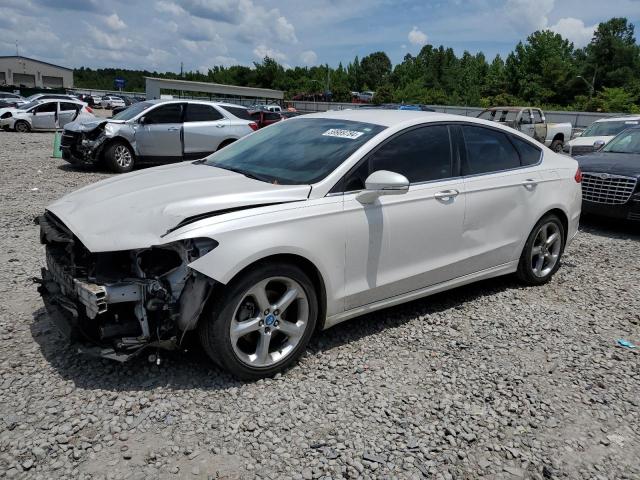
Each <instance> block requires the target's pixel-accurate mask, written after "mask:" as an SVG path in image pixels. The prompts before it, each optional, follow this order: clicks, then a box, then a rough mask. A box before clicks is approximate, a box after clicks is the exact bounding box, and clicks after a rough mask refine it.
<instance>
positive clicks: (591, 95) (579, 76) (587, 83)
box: [576, 67, 598, 100]
mask: <svg viewBox="0 0 640 480" xmlns="http://www.w3.org/2000/svg"><path fill="white" fill-rule="evenodd" d="M597 73H598V67H596V69H595V71H594V72H593V79H592V80H591V83H589V82H588V81H587V79H586V78H584V77H583V76H582V75H578V76H577V77H576V78H579V79H580V80H582V81H583V82H584V83H586V85H587V87H589V100H591V99H592V98H593V93H594V91H595V89H596V87H595V85H596V74H597Z"/></svg>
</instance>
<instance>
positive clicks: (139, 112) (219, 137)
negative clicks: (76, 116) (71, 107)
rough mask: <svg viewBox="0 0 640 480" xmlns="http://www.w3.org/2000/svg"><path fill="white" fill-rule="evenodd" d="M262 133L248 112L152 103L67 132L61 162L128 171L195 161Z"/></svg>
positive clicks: (218, 105) (210, 105)
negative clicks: (155, 165) (249, 136)
mask: <svg viewBox="0 0 640 480" xmlns="http://www.w3.org/2000/svg"><path fill="white" fill-rule="evenodd" d="M257 129H258V125H257V124H256V123H255V122H253V121H252V120H251V117H250V116H249V112H248V110H247V109H246V108H244V107H241V106H239V105H233V104H225V103H214V102H206V101H199V100H150V101H146V102H140V103H136V104H134V105H131V106H130V107H129V108H127V109H126V110H123V111H122V112H119V113H118V114H116V115H114V117H113V118H111V119H107V120H95V121H91V122H74V123H71V124H68V125H67V126H66V128H65V129H64V133H63V135H62V139H61V142H60V149H61V150H62V158H64V159H65V160H67V161H68V162H70V163H72V164H76V165H94V164H102V165H104V166H106V167H107V168H108V169H110V170H112V171H114V172H116V173H123V172H128V171H130V170H132V169H133V168H134V166H135V165H139V164H145V163H147V164H161V163H172V162H179V161H182V160H196V159H199V158H204V157H206V156H207V155H210V154H211V153H213V152H215V151H217V150H220V149H221V148H224V147H226V146H227V145H229V144H230V143H233V142H234V141H236V140H238V139H239V138H242V137H244V136H245V135H248V134H250V133H251V132H253V131H255V130H257Z"/></svg>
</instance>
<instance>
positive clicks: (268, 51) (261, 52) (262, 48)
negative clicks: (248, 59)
mask: <svg viewBox="0 0 640 480" xmlns="http://www.w3.org/2000/svg"><path fill="white" fill-rule="evenodd" d="M253 54H254V55H255V57H256V58H258V59H260V60H262V59H263V58H264V57H269V58H273V59H274V60H277V61H279V62H282V61H284V60H286V59H287V55H286V54H284V53H282V52H280V51H278V50H275V49H273V48H269V47H267V46H266V45H264V44H263V45H258V46H257V47H256V48H254V49H253Z"/></svg>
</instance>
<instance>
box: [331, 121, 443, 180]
mask: <svg viewBox="0 0 640 480" xmlns="http://www.w3.org/2000/svg"><path fill="white" fill-rule="evenodd" d="M378 170H389V171H391V172H396V173H399V174H401V175H404V176H405V177H407V179H408V180H409V182H411V183H417V182H426V181H429V180H439V179H442V178H449V177H451V176H452V169H451V142H450V138H449V129H448V127H447V126H445V125H434V126H429V127H420V128H415V129H413V130H410V131H408V132H406V133H402V134H400V135H398V136H397V137H394V138H393V139H391V140H390V141H388V142H387V143H385V144H384V145H383V146H382V147H380V148H379V149H378V150H376V151H375V152H374V153H373V154H372V155H371V156H370V157H369V158H368V161H367V162H364V163H363V164H362V165H361V166H359V167H358V168H357V169H356V170H355V171H353V172H351V173H350V174H349V175H348V178H347V179H346V180H345V185H344V191H346V192H350V191H354V190H362V189H364V186H365V185H364V182H365V180H366V178H367V177H368V176H369V175H370V174H372V173H373V172H377V171H378Z"/></svg>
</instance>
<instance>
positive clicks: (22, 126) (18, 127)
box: [13, 120, 31, 133]
mask: <svg viewBox="0 0 640 480" xmlns="http://www.w3.org/2000/svg"><path fill="white" fill-rule="evenodd" d="M13 129H14V130H15V131H16V132H18V133H28V132H30V131H31V125H29V122H25V121H24V120H18V121H16V123H15V124H14V125H13Z"/></svg>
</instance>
